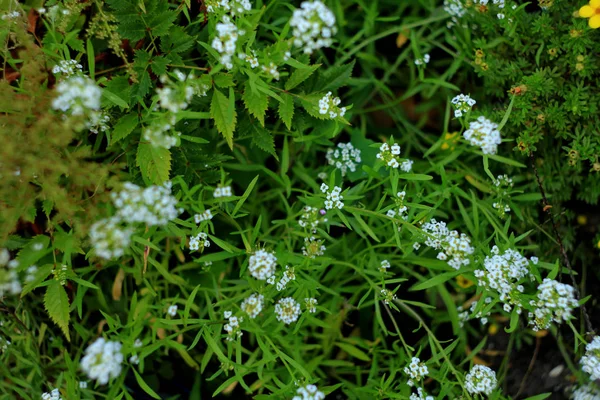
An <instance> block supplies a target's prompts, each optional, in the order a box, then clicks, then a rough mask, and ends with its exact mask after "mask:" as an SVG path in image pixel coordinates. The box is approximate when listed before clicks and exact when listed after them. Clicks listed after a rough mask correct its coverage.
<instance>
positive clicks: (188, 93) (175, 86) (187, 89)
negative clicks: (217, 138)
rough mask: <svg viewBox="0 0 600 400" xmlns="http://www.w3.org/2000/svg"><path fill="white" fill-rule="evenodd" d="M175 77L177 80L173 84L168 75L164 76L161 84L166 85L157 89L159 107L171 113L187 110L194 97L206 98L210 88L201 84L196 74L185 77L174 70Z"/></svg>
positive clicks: (161, 78)
mask: <svg viewBox="0 0 600 400" xmlns="http://www.w3.org/2000/svg"><path fill="white" fill-rule="evenodd" d="M173 75H174V76H175V78H176V79H177V80H176V81H175V82H173V81H172V80H171V79H169V76H168V75H162V76H161V77H160V82H161V83H162V84H163V85H164V86H163V87H162V88H158V89H156V94H157V96H158V106H159V107H160V108H162V109H165V110H167V111H169V112H171V113H178V112H179V111H181V110H185V109H186V108H187V107H188V105H189V104H190V102H191V101H192V98H193V97H194V96H206V91H207V90H208V87H207V86H206V85H204V84H200V83H199V82H198V80H197V79H196V77H195V76H194V73H193V72H192V73H190V74H189V75H185V74H184V73H183V72H181V71H179V70H174V71H173Z"/></svg>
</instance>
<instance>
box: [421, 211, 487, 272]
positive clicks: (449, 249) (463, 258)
mask: <svg viewBox="0 0 600 400" xmlns="http://www.w3.org/2000/svg"><path fill="white" fill-rule="evenodd" d="M423 232H425V234H426V239H425V244H426V245H427V246H429V247H433V248H434V249H436V250H440V249H441V251H440V252H439V253H438V255H437V258H438V260H442V261H446V260H448V265H450V266H451V267H452V268H454V269H460V267H461V266H463V265H469V263H470V258H469V256H470V255H471V254H473V252H474V251H475V250H474V249H473V247H471V239H470V238H469V237H468V236H467V235H465V234H464V233H458V231H451V230H449V229H448V227H447V226H446V223H445V222H443V221H440V222H438V221H436V220H435V219H432V220H431V221H429V222H426V223H425V224H423Z"/></svg>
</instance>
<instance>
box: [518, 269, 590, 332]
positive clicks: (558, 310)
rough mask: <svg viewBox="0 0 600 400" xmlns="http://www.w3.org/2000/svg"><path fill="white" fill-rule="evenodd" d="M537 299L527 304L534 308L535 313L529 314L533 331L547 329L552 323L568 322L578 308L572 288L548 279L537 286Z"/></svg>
mask: <svg viewBox="0 0 600 400" xmlns="http://www.w3.org/2000/svg"><path fill="white" fill-rule="evenodd" d="M537 298H538V300H537V301H535V300H531V302H530V303H529V304H530V305H531V306H532V307H535V311H534V312H533V313H531V312H530V313H529V318H530V321H529V323H530V324H532V325H533V328H532V329H533V330H534V331H538V330H540V329H548V328H549V327H550V324H552V322H553V321H554V322H556V323H557V324H560V323H562V322H564V321H568V320H569V319H570V318H571V312H572V311H573V309H574V308H575V307H577V306H578V303H577V299H576V298H575V289H574V288H573V286H570V285H567V284H564V283H560V282H558V281H555V280H553V279H548V278H546V279H544V281H543V282H542V283H541V284H540V285H539V286H538V293H537Z"/></svg>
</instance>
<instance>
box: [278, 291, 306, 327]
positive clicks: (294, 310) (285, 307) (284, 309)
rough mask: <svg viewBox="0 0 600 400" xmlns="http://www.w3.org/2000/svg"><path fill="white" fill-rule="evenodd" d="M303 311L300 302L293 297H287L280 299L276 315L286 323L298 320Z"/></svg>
mask: <svg viewBox="0 0 600 400" xmlns="http://www.w3.org/2000/svg"><path fill="white" fill-rule="evenodd" d="M301 312H302V311H300V304H298V302H296V300H294V299H293V298H291V297H285V298H283V299H281V300H279V301H278V302H277V304H276V305H275V316H276V317H277V320H278V321H281V322H283V323H284V324H286V325H289V324H291V323H292V322H296V321H298V317H299V316H300V313H301Z"/></svg>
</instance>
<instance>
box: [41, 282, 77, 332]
mask: <svg viewBox="0 0 600 400" xmlns="http://www.w3.org/2000/svg"><path fill="white" fill-rule="evenodd" d="M44 308H45V309H46V311H47V312H48V315H49V316H50V319H52V321H53V322H54V323H55V324H56V325H58V326H59V327H60V329H61V330H62V331H63V333H64V334H65V337H66V338H67V340H68V341H69V342H70V341H71V337H70V336H69V298H68V297H67V292H65V288H64V287H63V286H62V285H61V284H60V283H59V282H58V281H56V280H53V281H52V282H51V283H50V284H49V285H48V287H47V288H46V294H45V295H44Z"/></svg>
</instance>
